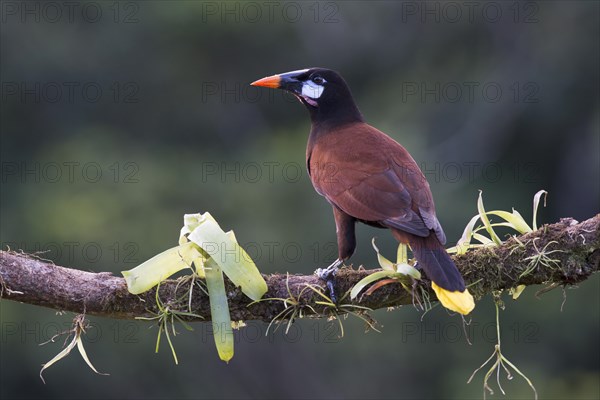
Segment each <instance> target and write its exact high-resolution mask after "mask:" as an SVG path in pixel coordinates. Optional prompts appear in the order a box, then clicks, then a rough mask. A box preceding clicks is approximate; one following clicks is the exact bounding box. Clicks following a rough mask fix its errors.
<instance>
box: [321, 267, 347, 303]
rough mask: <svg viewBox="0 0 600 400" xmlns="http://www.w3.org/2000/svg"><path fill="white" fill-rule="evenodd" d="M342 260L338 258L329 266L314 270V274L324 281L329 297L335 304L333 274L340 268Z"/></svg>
mask: <svg viewBox="0 0 600 400" xmlns="http://www.w3.org/2000/svg"><path fill="white" fill-rule="evenodd" d="M342 263H343V261H342V260H340V259H339V258H338V259H337V260H335V261H334V262H333V263H332V264H331V265H330V266H329V267H327V268H318V269H317V270H316V271H315V275H317V276H318V277H319V278H321V279H323V280H324V281H325V284H326V285H327V289H328V290H329V298H330V299H331V302H332V303H333V304H337V298H336V296H335V287H334V282H335V275H336V274H337V272H338V270H339V269H340V265H342Z"/></svg>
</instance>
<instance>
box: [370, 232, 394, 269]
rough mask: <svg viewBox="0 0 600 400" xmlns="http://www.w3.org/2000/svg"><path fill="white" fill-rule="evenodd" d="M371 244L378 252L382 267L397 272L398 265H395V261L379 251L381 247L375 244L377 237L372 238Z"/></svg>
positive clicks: (378, 259)
mask: <svg viewBox="0 0 600 400" xmlns="http://www.w3.org/2000/svg"><path fill="white" fill-rule="evenodd" d="M371 244H372V245H373V248H374V249H375V251H376V252H377V261H379V265H380V266H381V268H383V269H384V270H386V271H392V272H396V267H395V265H394V263H393V262H391V261H390V260H388V259H387V258H385V257H384V256H383V255H382V254H381V253H380V252H379V248H378V247H377V246H376V245H375V238H373V240H371Z"/></svg>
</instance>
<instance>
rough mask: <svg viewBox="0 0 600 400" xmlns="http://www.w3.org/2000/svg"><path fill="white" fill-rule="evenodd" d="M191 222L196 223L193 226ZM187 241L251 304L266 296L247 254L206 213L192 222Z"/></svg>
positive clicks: (263, 285) (259, 275) (231, 236)
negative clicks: (249, 300) (219, 270)
mask: <svg viewBox="0 0 600 400" xmlns="http://www.w3.org/2000/svg"><path fill="white" fill-rule="evenodd" d="M195 222H198V224H197V225H195ZM195 222H194V225H193V226H195V228H194V230H192V231H191V232H190V233H189V234H188V235H187V238H188V240H190V241H191V242H194V243H196V244H197V245H198V246H200V248H202V250H203V251H204V252H205V253H206V254H207V255H208V256H209V257H210V258H212V259H213V260H214V261H215V262H216V263H217V264H218V265H219V267H220V268H221V270H222V271H223V273H224V274H225V275H227V277H228V278H229V279H230V280H231V282H233V283H234V284H235V285H236V286H239V287H241V289H242V292H243V293H244V294H245V295H246V296H248V297H250V298H251V299H252V300H258V299H260V298H261V297H262V296H263V295H264V294H265V293H266V292H267V283H266V282H265V280H264V279H263V277H262V275H261V274H260V272H259V271H258V268H256V265H255V264H254V261H252V259H251V258H250V256H249V255H248V253H246V251H245V250H244V249H243V248H242V247H241V246H240V245H239V244H238V242H237V241H236V240H235V235H233V232H228V233H225V232H224V231H223V230H222V229H221V227H220V226H219V224H218V223H217V221H215V219H214V218H213V217H212V216H211V215H210V213H204V214H202V218H201V220H199V221H195Z"/></svg>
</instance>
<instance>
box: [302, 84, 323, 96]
mask: <svg viewBox="0 0 600 400" xmlns="http://www.w3.org/2000/svg"><path fill="white" fill-rule="evenodd" d="M323 90H325V88H324V87H323V86H321V85H317V84H316V83H314V82H312V81H308V82H304V84H303V85H302V96H306V97H310V98H311V99H318V98H319V97H321V95H322V94H323Z"/></svg>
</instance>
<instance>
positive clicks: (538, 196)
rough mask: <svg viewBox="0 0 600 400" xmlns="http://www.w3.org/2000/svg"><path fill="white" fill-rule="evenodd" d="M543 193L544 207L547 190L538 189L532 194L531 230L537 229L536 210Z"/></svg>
mask: <svg viewBox="0 0 600 400" xmlns="http://www.w3.org/2000/svg"><path fill="white" fill-rule="evenodd" d="M542 195H544V207H546V197H548V192H546V191H545V190H540V191H539V192H537V193H536V194H535V196H533V230H534V231H537V210H538V207H539V205H540V199H541V197H542Z"/></svg>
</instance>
